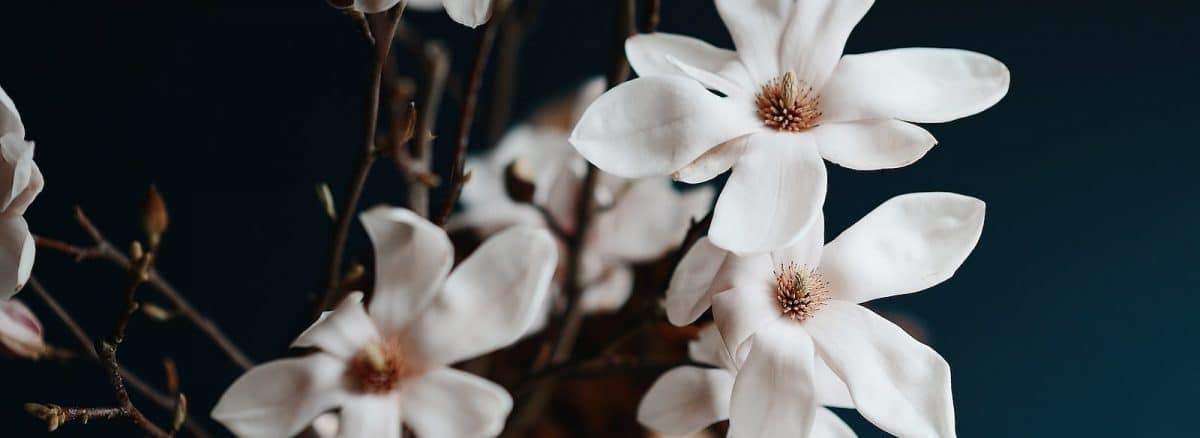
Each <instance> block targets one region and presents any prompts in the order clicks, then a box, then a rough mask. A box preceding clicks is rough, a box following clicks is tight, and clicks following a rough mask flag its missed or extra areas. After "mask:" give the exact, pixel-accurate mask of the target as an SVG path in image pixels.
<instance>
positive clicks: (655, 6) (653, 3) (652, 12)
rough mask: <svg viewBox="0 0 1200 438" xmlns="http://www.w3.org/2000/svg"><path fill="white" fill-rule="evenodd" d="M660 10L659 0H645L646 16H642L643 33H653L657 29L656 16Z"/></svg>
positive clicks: (660, 2) (657, 16)
mask: <svg viewBox="0 0 1200 438" xmlns="http://www.w3.org/2000/svg"><path fill="white" fill-rule="evenodd" d="M661 11H662V1H661V0H646V16H645V17H642V32H643V33H653V32H655V31H657V30H658V18H659V13H660V12H661Z"/></svg>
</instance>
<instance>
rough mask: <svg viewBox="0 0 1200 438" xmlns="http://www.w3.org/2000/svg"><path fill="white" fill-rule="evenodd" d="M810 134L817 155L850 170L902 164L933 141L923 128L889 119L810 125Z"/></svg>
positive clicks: (918, 156) (917, 157)
mask: <svg viewBox="0 0 1200 438" xmlns="http://www.w3.org/2000/svg"><path fill="white" fill-rule="evenodd" d="M813 134H815V135H816V136H817V145H819V146H820V147H821V156H823V157H825V159H826V160H829V161H832V162H834V163H837V164H840V165H841V166H842V167H846V168H850V169H854V170H879V169H894V168H897V167H904V166H907V165H909V164H912V163H913V162H915V161H917V160H919V159H921V157H923V156H925V153H926V152H929V150H930V149H933V146H934V145H936V144H937V140H936V139H934V138H933V135H932V134H930V133H929V131H926V130H925V129H924V128H921V127H920V126H917V125H914V124H911V123H907V122H901V121H899V120H891V119H888V120H867V121H861V122H846V123H826V124H823V125H821V126H818V127H816V128H813Z"/></svg>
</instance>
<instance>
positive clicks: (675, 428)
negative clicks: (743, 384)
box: [637, 366, 733, 436]
mask: <svg viewBox="0 0 1200 438" xmlns="http://www.w3.org/2000/svg"><path fill="white" fill-rule="evenodd" d="M732 392H733V375H732V374H730V373H729V371H726V370H722V369H705V368H699V367H691V366H681V367H676V368H673V369H671V370H670V371H667V372H666V373H664V374H663V375H662V376H661V377H659V378H658V380H655V381H654V384H653V385H651V386H650V389H649V390H647V391H646V396H645V397H643V398H642V401H641V403H640V404H638V411H637V419H638V422H639V423H641V424H642V425H644V426H646V427H648V428H650V429H653V430H654V431H656V432H659V433H663V434H667V435H681V436H682V435H690V434H692V433H695V432H699V431H700V430H702V429H704V428H705V427H708V426H709V425H711V424H713V423H716V422H718V421H722V420H724V419H726V418H729V395H730V393H732Z"/></svg>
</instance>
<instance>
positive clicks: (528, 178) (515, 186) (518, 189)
mask: <svg viewBox="0 0 1200 438" xmlns="http://www.w3.org/2000/svg"><path fill="white" fill-rule="evenodd" d="M533 179H534V175H533V169H531V168H530V167H529V162H527V161H525V160H520V159H518V160H514V161H513V162H512V163H509V165H508V167H507V168H505V169H504V190H505V191H507V192H508V197H509V198H511V199H512V200H513V201H515V202H521V203H528V202H533V192H534V190H535V188H536V187H535V186H534V184H533Z"/></svg>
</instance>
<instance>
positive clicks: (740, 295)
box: [666, 193, 984, 437]
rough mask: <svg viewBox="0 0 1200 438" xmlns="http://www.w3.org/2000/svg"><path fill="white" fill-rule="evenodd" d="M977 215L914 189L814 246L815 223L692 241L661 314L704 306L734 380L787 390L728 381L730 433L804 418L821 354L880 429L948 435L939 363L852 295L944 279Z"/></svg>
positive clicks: (969, 239)
mask: <svg viewBox="0 0 1200 438" xmlns="http://www.w3.org/2000/svg"><path fill="white" fill-rule="evenodd" d="M983 217H984V204H983V202H982V201H980V200H978V199H975V198H971V197H968V196H963V195H957V194H952V193H913V194H908V195H902V196H897V197H895V198H892V199H890V200H888V201H887V202H884V203H883V204H882V205H880V206H879V207H878V208H876V209H875V210H874V211H872V212H871V213H869V214H867V216H866V217H864V218H863V219H862V220H860V221H859V222H858V223H856V224H854V225H853V226H851V227H850V228H848V229H847V230H846V231H845V232H843V233H842V234H841V235H840V236H838V237H837V238H836V239H834V240H833V241H832V242H830V243H829V244H827V245H824V248H822V242H823V233H820V232H813V233H809V234H808V236H807V237H806V238H805V239H803V240H801V241H800V242H798V243H797V244H796V245H794V246H792V247H789V248H785V249H782V250H779V251H775V252H772V253H762V254H755V255H749V256H738V255H735V254H733V253H729V252H726V251H724V250H721V249H719V248H717V247H716V246H714V245H713V244H712V243H711V242H709V241H708V240H707V239H701V240H700V241H698V242H697V243H696V245H695V247H693V248H692V249H691V250H690V251H689V252H688V254H686V255H685V256H684V258H683V260H682V261H681V262H680V264H679V266H678V268H677V269H676V270H675V273H674V274H673V277H672V279H671V285H670V288H669V289H668V291H667V302H666V307H667V317H668V319H669V320H670V321H671V322H672V323H673V324H676V325H684V324H689V323H691V322H692V321H694V320H696V318H697V317H699V315H700V314H701V313H703V312H704V311H705V310H706V309H707V308H708V307H709V306H710V305H711V307H712V309H713V318H714V320H715V322H716V324H717V327H718V329H719V330H720V332H721V336H722V338H723V339H724V341H725V345H726V347H727V348H728V349H729V351H730V352H732V353H733V356H734V358H735V359H736V363H737V364H738V368H739V370H740V372H739V374H738V376H739V381H740V379H742V378H743V376H746V375H747V374H750V373H755V375H757V376H758V377H757V378H758V379H765V382H764V383H762V385H768V386H769V385H774V386H775V387H776V388H777V391H779V392H784V393H786V394H773V398H772V400H777V401H776V402H774V403H770V404H763V402H761V401H760V398H761V397H762V394H761V393H756V392H751V389H752V388H753V387H752V386H750V385H747V386H746V391H745V392H742V391H741V390H740V387H739V386H737V385H735V386H734V388H733V392H734V394H733V400H734V401H733V411H732V412H731V424H730V427H731V430H732V431H733V435H734V436H757V433H749V434H747V433H739V432H746V431H757V430H759V429H758V428H759V427H760V426H761V425H764V424H769V425H772V427H779V428H780V430H790V431H804V430H807V429H808V428H809V427H811V424H813V421H814V420H813V415H815V414H813V412H814V410H815V409H816V404H815V403H814V402H813V396H812V393H813V390H812V389H811V388H812V386H813V377H812V375H813V374H814V371H813V370H814V369H815V368H818V367H819V365H820V364H821V363H822V362H823V363H825V364H828V366H829V368H830V369H832V370H833V373H834V374H836V375H837V376H838V377H839V378H840V379H841V380H842V381H843V382H845V384H846V385H847V387H848V389H849V392H850V395H851V397H852V399H853V404H854V406H855V407H856V408H857V409H858V410H859V412H861V413H862V415H863V416H864V417H866V418H867V419H868V420H870V421H871V422H872V423H874V424H875V425H876V426H878V427H880V428H881V429H883V430H885V431H887V432H889V433H891V434H893V435H897V436H921V437H926V436H942V437H948V436H954V405H953V402H952V400H951V394H950V367H949V365H947V364H946V361H945V360H944V359H942V357H941V356H939V355H938V354H937V353H936V352H935V351H933V349H931V348H929V347H927V346H925V345H924V344H922V343H920V342H918V341H916V340H915V339H913V338H912V337H910V336H909V335H908V334H906V333H905V332H904V330H902V329H901V328H900V327H897V326H896V325H895V324H893V323H891V322H889V321H888V320H886V319H884V318H883V317H880V316H879V315H876V314H875V313H874V312H872V311H870V310H868V309H867V308H865V307H863V306H861V305H859V304H860V303H863V302H866V301H870V300H874V299H877V298H883V297H888V296H892V295H900V294H907V293H912V292H917V291H921V290H924V289H927V288H929V287H931V286H933V285H936V284H938V283H941V282H942V281H945V280H946V279H948V278H950V276H951V275H953V274H954V271H955V270H957V269H958V267H959V266H960V265H961V264H962V262H963V261H964V260H966V258H967V255H968V254H970V252H971V250H972V249H973V248H974V247H975V244H976V242H978V240H979V235H980V233H981V231H982V229H983ZM818 222H820V220H819V219H818ZM818 226H819V227H821V226H823V225H821V224H819V225H818ZM820 229H821V228H816V229H815V230H820ZM815 230H814V231H815ZM780 382H789V384H787V385H780V384H779V383H780ZM789 395H790V398H789ZM742 398H744V399H745V400H746V402H745V403H746V404H744V405H742V404H739V402H738V400H739V399H742ZM778 400H790V401H788V402H783V401H778ZM756 403H757V404H756ZM742 406H745V408H744V409H745V411H743V412H744V415H740V414H739V411H738V409H740V408H741V407H742Z"/></svg>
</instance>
